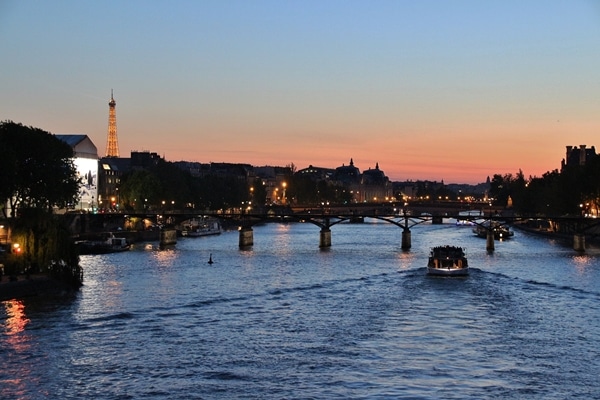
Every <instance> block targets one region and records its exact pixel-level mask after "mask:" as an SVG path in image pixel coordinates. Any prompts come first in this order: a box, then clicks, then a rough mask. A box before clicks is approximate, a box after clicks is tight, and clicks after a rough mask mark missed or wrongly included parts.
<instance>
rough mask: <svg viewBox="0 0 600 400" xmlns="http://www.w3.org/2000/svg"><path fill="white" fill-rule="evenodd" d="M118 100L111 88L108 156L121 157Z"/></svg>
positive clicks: (107, 143)
mask: <svg viewBox="0 0 600 400" xmlns="http://www.w3.org/2000/svg"><path fill="white" fill-rule="evenodd" d="M116 106H117V102H116V101H115V99H114V98H113V91H112V89H111V90H110V101H109V102H108V138H107V139H106V157H119V142H118V140H117V111H116Z"/></svg>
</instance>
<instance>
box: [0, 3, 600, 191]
mask: <svg viewBox="0 0 600 400" xmlns="http://www.w3.org/2000/svg"><path fill="white" fill-rule="evenodd" d="M0 59H1V64H0V120H12V121H15V122H21V123H23V124H25V125H31V126H35V127H38V128H41V129H44V130H47V131H49V132H52V133H61V134H64V133H83V134H87V135H88V136H90V138H91V139H92V141H93V142H94V143H95V144H96V146H97V148H98V153H99V155H100V156H104V155H105V151H106V135H107V130H108V101H109V100H110V93H111V89H114V97H115V100H116V102H117V131H118V139H119V150H120V153H121V156H122V157H128V156H129V153H130V152H131V151H146V150H147V151H151V152H157V153H159V154H160V155H163V156H164V157H165V158H166V159H167V160H168V161H179V160H188V161H199V162H203V163H208V162H233V163H237V162H241V163H249V164H252V165H255V166H262V165H280V166H285V165H287V164H290V163H294V164H295V165H296V167H297V168H298V169H301V168H305V167H307V166H308V165H314V166H320V167H329V168H335V167H337V166H341V165H342V164H346V165H347V164H348V162H349V160H350V158H353V159H354V163H355V165H356V166H357V167H358V168H360V169H361V171H362V170H366V169H368V168H374V167H375V164H376V163H379V166H380V168H381V169H382V170H383V171H384V172H385V173H386V175H388V176H389V177H390V179H392V180H396V181H399V180H408V179H412V180H418V179H429V180H437V181H440V180H444V182H446V183H478V182H483V181H485V179H486V177H487V176H492V175H493V174H495V173H501V174H505V173H516V172H518V171H519V169H521V170H522V171H523V172H524V173H525V175H526V176H529V175H537V176H540V175H541V174H543V173H544V172H546V171H550V170H553V169H556V168H559V167H560V162H561V160H562V159H563V158H564V157H565V146H567V145H574V146H578V145H580V144H586V145H588V146H592V145H597V146H600V140H598V139H600V1H598V0H573V1H564V0H562V1H553V0H539V1H527V0H514V1H513V0H497V1H495V0H489V1H481V0H472V1H467V0H455V1H451V0H447V1H446V0H431V1H428V0H424V1H414V0H410V1H404V0H391V1H383V0H382V1H351V0H344V1H337V0H319V1H310V0H308V1H285V0H274V1H259V0H255V1H253V0H239V1H234V0H213V1H201V0H191V1H176V0H175V1H167V0H162V1H161V0H157V1H132V0H128V1H112V0H103V1H77V0H73V1H66V0H64V1H61V0H56V1H30V0H0ZM598 151H600V148H598Z"/></svg>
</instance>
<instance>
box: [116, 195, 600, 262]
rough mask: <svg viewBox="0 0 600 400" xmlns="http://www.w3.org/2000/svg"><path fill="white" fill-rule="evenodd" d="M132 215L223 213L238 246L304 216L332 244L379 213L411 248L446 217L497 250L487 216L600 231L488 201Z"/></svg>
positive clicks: (171, 217)
mask: <svg viewBox="0 0 600 400" xmlns="http://www.w3.org/2000/svg"><path fill="white" fill-rule="evenodd" d="M122 216H126V217H128V218H131V217H140V218H149V219H153V220H156V221H162V222H163V224H165V226H167V227H170V228H171V229H173V228H174V227H175V226H177V224H180V223H182V222H183V221H185V220H188V219H191V218H202V217H211V218H218V219H220V220H221V221H223V222H224V223H227V224H228V225H230V226H232V225H233V226H237V227H238V230H239V246H240V247H241V248H246V247H250V246H252V245H253V244H254V234H253V226H255V225H257V224H262V223H270V222H304V223H311V224H313V225H315V226H317V227H319V228H320V235H319V247H321V248H327V247H330V246H331V243H332V241H331V237H332V228H333V227H334V226H335V225H337V224H340V223H343V222H361V221H363V220H364V219H365V218H372V219H378V220H381V221H385V222H388V223H390V224H393V225H395V226H397V227H398V228H400V229H401V230H402V231H401V232H402V236H401V248H402V250H404V251H408V250H410V248H411V228H412V227H414V226H416V225H419V224H424V223H432V224H441V223H442V221H443V219H444V218H453V219H457V220H463V221H469V222H471V223H473V224H477V225H480V226H482V227H485V228H486V229H487V237H486V249H487V250H488V251H494V247H495V246H494V233H493V231H492V229H490V228H489V227H488V226H487V225H491V224H488V223H486V222H489V221H495V222H496V223H497V224H501V225H506V226H512V225H514V224H519V223H523V222H524V221H529V220H531V219H532V218H535V219H536V220H540V219H541V220H544V221H546V222H548V223H549V224H550V225H551V226H555V227H556V226H559V227H560V230H561V232H563V233H566V234H570V235H572V237H573V247H574V249H575V250H577V251H584V250H585V238H586V236H597V235H598V234H597V232H598V231H599V230H600V226H599V225H600V221H599V220H598V219H590V218H582V217H564V216H559V217H543V218H541V217H539V216H535V217H533V216H514V215H512V213H507V212H506V210H501V209H499V208H494V207H491V206H489V205H485V208H484V207H483V206H482V207H481V208H480V209H474V208H473V207H472V206H467V207H465V206H464V204H463V207H462V208H461V207H456V205H451V206H447V205H444V206H442V207H440V206H439V205H438V206H436V205H426V204H417V205H410V206H408V205H404V206H403V207H401V208H397V207H394V206H393V205H376V206H373V205H367V206H364V205H360V206H352V207H328V206H327V207H312V208H305V207H302V208H291V207H272V208H269V209H266V210H261V211H258V210H250V211H248V210H243V209H238V210H237V211H236V210H229V211H226V212H224V211H216V212H210V211H205V212H201V213H198V212H194V211H183V212H180V211H166V212H163V213H129V214H122Z"/></svg>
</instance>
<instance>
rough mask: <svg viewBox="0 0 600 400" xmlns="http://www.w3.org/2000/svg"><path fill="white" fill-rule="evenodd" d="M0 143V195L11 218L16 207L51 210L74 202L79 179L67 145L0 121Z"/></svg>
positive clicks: (55, 139) (29, 129) (23, 127)
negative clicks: (0, 172) (8, 207)
mask: <svg viewBox="0 0 600 400" xmlns="http://www.w3.org/2000/svg"><path fill="white" fill-rule="evenodd" d="M0 144H1V146H0V159H2V161H1V163H2V164H0V165H1V166H2V167H3V169H2V175H3V176H2V178H1V179H2V180H1V181H0V183H1V184H0V197H2V198H3V199H8V201H9V203H10V207H11V211H12V216H13V217H14V216H15V211H16V210H18V209H20V208H41V209H46V210H51V209H52V207H54V206H58V207H61V208H65V207H66V206H67V205H68V204H72V203H75V202H76V201H77V197H78V190H79V178H77V170H76V169H75V166H74V164H73V149H72V148H71V146H69V145H68V144H66V143H64V142H63V141H61V140H60V139H58V138H56V137H55V136H54V135H52V134H50V133H48V132H46V131H43V130H41V129H39V128H33V127H27V126H24V125H22V124H17V123H14V122H12V121H4V122H0ZM3 212H4V214H6V211H5V210H3ZM5 217H6V215H5Z"/></svg>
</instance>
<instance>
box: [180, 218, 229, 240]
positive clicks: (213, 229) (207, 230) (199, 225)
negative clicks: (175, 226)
mask: <svg viewBox="0 0 600 400" xmlns="http://www.w3.org/2000/svg"><path fill="white" fill-rule="evenodd" d="M220 233H221V224H220V223H219V220H217V219H215V220H209V219H208V218H207V219H202V220H201V221H198V220H196V219H193V220H192V221H190V222H189V223H188V224H185V225H184V227H183V229H182V230H181V236H187V237H200V236H209V235H218V234H220Z"/></svg>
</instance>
